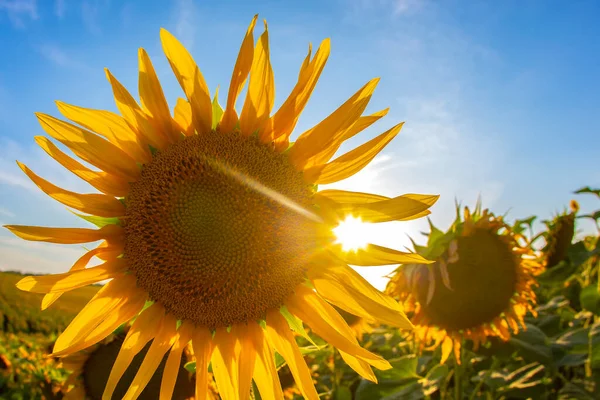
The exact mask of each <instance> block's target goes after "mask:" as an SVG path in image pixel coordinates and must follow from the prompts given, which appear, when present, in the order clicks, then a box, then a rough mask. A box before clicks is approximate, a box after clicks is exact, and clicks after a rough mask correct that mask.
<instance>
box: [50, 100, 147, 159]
mask: <svg viewBox="0 0 600 400" xmlns="http://www.w3.org/2000/svg"><path fill="white" fill-rule="evenodd" d="M56 105H57V106H58V110H59V111H60V112H61V114H62V115H64V116H65V117H66V118H68V119H70V120H71V121H73V122H75V123H77V124H79V125H81V126H83V127H84V128H87V129H89V130H90V131H92V132H95V133H97V134H99V135H102V136H104V137H105V138H107V139H108V140H109V141H110V142H111V143H112V144H114V145H115V146H117V147H118V148H120V149H121V150H123V151H124V152H126V153H127V154H128V155H129V156H131V158H133V159H134V160H135V161H137V162H139V163H145V162H148V161H150V160H151V159H152V155H151V154H150V150H149V149H148V144H147V143H146V142H145V140H143V138H142V136H139V135H138V134H136V132H134V131H133V130H132V129H131V128H130V127H129V126H128V125H127V122H125V120H124V119H123V118H121V116H119V115H117V114H114V113H111V112H109V111H104V110H92V109H90V108H83V107H77V106H73V105H70V104H66V103H63V102H61V101H57V102H56Z"/></svg>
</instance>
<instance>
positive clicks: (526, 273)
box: [386, 204, 542, 363]
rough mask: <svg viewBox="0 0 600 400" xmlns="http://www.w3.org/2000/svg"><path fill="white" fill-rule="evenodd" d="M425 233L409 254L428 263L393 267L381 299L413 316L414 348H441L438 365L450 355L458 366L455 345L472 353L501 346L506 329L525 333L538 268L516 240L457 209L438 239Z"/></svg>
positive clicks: (494, 222)
mask: <svg viewBox="0 0 600 400" xmlns="http://www.w3.org/2000/svg"><path fill="white" fill-rule="evenodd" d="M430 226H431V232H430V233H429V240H428V243H427V246H426V247H422V246H416V245H415V248H416V249H417V252H418V253H419V254H421V255H423V256H424V257H428V258H429V259H432V260H435V263H433V264H430V265H423V264H409V265H403V266H400V267H399V268H398V269H397V270H396V272H395V273H394V274H393V276H392V277H391V279H390V281H389V283H388V286H387V288H386V292H387V293H388V294H390V295H392V296H393V297H395V298H398V299H401V300H403V301H404V304H405V306H406V311H407V312H412V313H413V318H412V319H411V320H412V322H413V323H414V324H415V335H416V338H417V339H418V341H419V343H420V348H421V349H423V348H425V346H427V345H430V344H431V343H433V344H432V345H431V346H430V347H428V349H436V348H437V347H438V346H440V345H441V347H442V359H441V362H442V363H444V362H445V361H446V359H447V358H448V356H449V355H450V353H452V352H454V355H455V359H456V361H457V362H459V363H460V349H461V343H462V341H463V339H470V340H472V341H473V342H474V347H475V349H477V348H478V347H479V345H480V343H485V342H486V340H487V338H488V337H492V336H495V337H499V338H501V339H502V340H508V339H509V338H510V331H511V330H512V332H513V333H517V332H518V331H519V330H520V329H525V323H524V321H523V318H524V316H525V315H526V314H527V312H532V313H534V305H535V302H536V298H535V294H534V292H533V290H532V287H533V286H534V285H535V284H536V280H535V275H537V274H539V273H540V272H541V271H542V267H541V265H540V263H539V262H538V261H537V259H536V257H535V255H534V253H533V251H532V249H531V248H530V247H529V246H528V245H523V244H522V243H523V242H524V239H523V238H521V237H519V236H518V235H516V234H514V233H513V232H512V231H511V230H510V227H509V226H508V225H507V224H506V223H504V221H503V220H502V217H497V216H494V215H493V214H492V213H490V212H488V210H483V211H481V207H480V205H479V204H478V206H477V207H476V208H475V211H474V212H473V213H472V214H471V212H470V211H469V209H468V208H466V207H465V211H464V221H463V220H461V217H460V212H459V210H458V209H457V217H456V220H455V222H454V223H453V225H452V226H451V228H450V229H449V230H448V232H446V233H443V232H442V231H440V230H439V229H437V228H436V227H434V226H433V224H431V223H430ZM519 325H520V326H519Z"/></svg>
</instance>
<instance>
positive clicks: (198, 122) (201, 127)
mask: <svg viewBox="0 0 600 400" xmlns="http://www.w3.org/2000/svg"><path fill="white" fill-rule="evenodd" d="M160 39H161V42H162V46H163V51H164V52H165V55H166V56H167V59H168V60H169V64H171V69H172V70H173V73H175V77H176V78H177V81H179V85H181V88H182V89H183V92H184V93H185V95H186V97H187V99H188V101H189V102H190V106H191V108H192V120H193V121H194V127H195V128H196V131H198V133H206V132H210V130H211V123H212V104H211V101H210V93H209V91H208V86H207V85H206V81H205V80H204V77H203V76H202V73H201V72H200V69H198V66H197V65H196V62H195V61H194V59H193V58H192V56H191V55H190V53H189V52H188V51H187V50H186V49H185V47H183V45H182V44H181V43H180V42H179V41H178V40H177V39H175V37H174V36H173V35H171V34H170V33H169V32H167V30H165V29H161V30H160Z"/></svg>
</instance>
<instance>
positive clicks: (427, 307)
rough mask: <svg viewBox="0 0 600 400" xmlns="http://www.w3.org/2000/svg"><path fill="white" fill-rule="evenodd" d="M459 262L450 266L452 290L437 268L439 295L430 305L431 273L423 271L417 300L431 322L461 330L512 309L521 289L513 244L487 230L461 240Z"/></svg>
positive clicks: (476, 230) (436, 289)
mask: <svg viewBox="0 0 600 400" xmlns="http://www.w3.org/2000/svg"><path fill="white" fill-rule="evenodd" d="M457 242H458V250H457V251H458V261H457V262H455V263H451V264H448V275H449V278H450V286H451V287H452V289H453V290H450V289H448V288H447V287H446V286H445V285H444V283H443V279H442V275H441V272H440V269H439V268H437V267H438V266H437V265H435V266H434V268H433V270H434V271H435V292H434V295H433V297H432V298H431V301H430V302H429V304H427V295H428V288H429V286H428V284H426V283H425V282H427V279H426V277H427V271H426V269H425V268H422V269H421V270H420V271H419V278H420V279H419V280H418V282H420V284H418V285H417V300H418V301H419V303H420V304H421V307H422V310H423V313H424V314H425V315H426V316H427V318H428V320H429V321H430V322H431V323H432V324H434V325H438V326H440V327H442V328H444V329H447V330H453V331H458V330H461V329H469V328H474V327H477V326H480V325H482V324H485V323H490V322H492V321H493V320H494V319H495V318H496V317H498V316H499V315H500V314H501V313H502V312H503V311H505V310H506V309H507V308H509V306H510V304H511V303H510V302H511V298H512V297H513V295H514V293H515V291H516V290H517V278H518V277H517V273H518V269H519V261H518V260H517V259H516V258H515V255H514V254H513V253H512V251H511V248H510V244H509V242H507V241H504V240H502V239H501V238H500V237H499V236H498V235H496V234H495V233H492V232H490V231H488V230H485V229H475V231H474V232H473V233H472V234H470V235H469V236H462V237H459V238H457Z"/></svg>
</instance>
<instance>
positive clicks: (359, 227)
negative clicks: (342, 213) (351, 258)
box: [333, 215, 372, 251]
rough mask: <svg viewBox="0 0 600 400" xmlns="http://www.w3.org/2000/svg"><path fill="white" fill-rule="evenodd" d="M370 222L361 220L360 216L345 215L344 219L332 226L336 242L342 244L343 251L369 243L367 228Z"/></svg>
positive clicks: (355, 248) (362, 246)
mask: <svg viewBox="0 0 600 400" xmlns="http://www.w3.org/2000/svg"><path fill="white" fill-rule="evenodd" d="M371 226H372V224H369V223H367V222H363V221H362V219H361V218H360V217H353V216H351V215H349V216H347V217H346V219H345V220H343V221H342V222H340V224H339V225H338V226H337V227H335V228H333V233H334V234H335V237H336V243H338V244H341V245H342V250H343V251H353V250H358V249H362V248H364V247H365V246H366V245H367V244H368V243H369V234H368V232H369V228H370V227H371Z"/></svg>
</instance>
